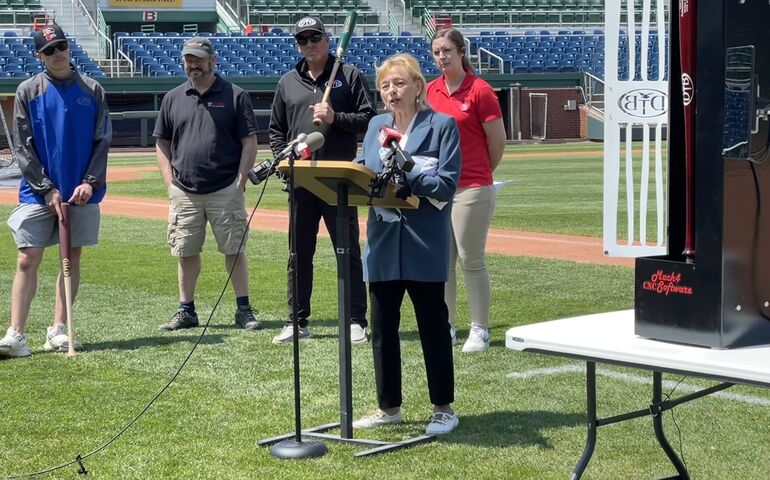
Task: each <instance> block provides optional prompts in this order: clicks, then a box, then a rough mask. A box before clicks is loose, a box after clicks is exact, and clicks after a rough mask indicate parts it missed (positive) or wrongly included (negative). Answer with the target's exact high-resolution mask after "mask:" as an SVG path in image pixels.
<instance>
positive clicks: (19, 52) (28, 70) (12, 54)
mask: <svg viewBox="0 0 770 480" xmlns="http://www.w3.org/2000/svg"><path fill="white" fill-rule="evenodd" d="M5 35H13V32H5ZM69 44H70V49H71V50H72V63H73V64H74V65H75V66H76V67H77V68H78V70H79V71H81V72H83V73H85V74H86V75H89V76H92V77H103V76H104V72H103V71H102V69H101V68H99V66H98V65H97V64H96V62H94V60H93V59H92V58H89V56H88V54H87V53H86V52H85V51H84V50H83V49H82V48H81V47H80V45H78V43H77V40H76V39H74V38H70V42H69ZM42 70H43V65H42V63H41V62H40V60H38V59H37V58H35V46H34V42H33V40H32V37H26V38H20V37H16V36H6V37H3V38H2V39H0V78H8V77H29V76H32V75H34V74H36V73H39V72H41V71H42Z"/></svg>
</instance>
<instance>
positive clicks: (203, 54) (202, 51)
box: [182, 37, 214, 58]
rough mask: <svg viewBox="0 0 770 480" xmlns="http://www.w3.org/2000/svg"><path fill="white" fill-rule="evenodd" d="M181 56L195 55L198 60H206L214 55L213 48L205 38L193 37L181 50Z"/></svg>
mask: <svg viewBox="0 0 770 480" xmlns="http://www.w3.org/2000/svg"><path fill="white" fill-rule="evenodd" d="M182 55H195V56H196V57H200V58H208V57H209V56H211V55H214V46H213V45H211V40H209V39H208V38H206V37H193V38H191V39H189V40H187V43H185V44H184V48H183V49H182Z"/></svg>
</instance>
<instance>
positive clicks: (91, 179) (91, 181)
mask: <svg viewBox="0 0 770 480" xmlns="http://www.w3.org/2000/svg"><path fill="white" fill-rule="evenodd" d="M83 183H87V184H89V185H91V188H93V189H94V190H95V189H96V187H97V184H98V183H99V181H98V180H97V179H96V177H94V176H93V175H87V176H86V178H84V179H83Z"/></svg>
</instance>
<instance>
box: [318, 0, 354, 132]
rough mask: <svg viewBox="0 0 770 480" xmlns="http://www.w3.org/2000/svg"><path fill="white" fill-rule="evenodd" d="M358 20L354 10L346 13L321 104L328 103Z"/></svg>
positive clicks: (319, 122) (319, 120)
mask: <svg viewBox="0 0 770 480" xmlns="http://www.w3.org/2000/svg"><path fill="white" fill-rule="evenodd" d="M357 19H358V13H356V12H355V11H354V10H351V11H349V12H348V16H347V17H345V23H344V25H343V26H342V35H340V43H339V44H338V45H337V51H336V53H335V56H336V59H335V60H334V66H333V67H332V73H331V75H329V81H328V82H327V83H326V90H324V96H323V99H322V100H321V103H326V102H327V101H329V95H330V94H331V93H332V86H333V85H334V79H335V78H337V70H338V69H339V68H340V63H342V57H344V56H345V52H346V51H347V50H348V44H349V43H350V37H351V36H352V35H353V30H355V28H356V20H357ZM313 125H315V126H316V127H317V126H319V125H321V119H320V118H314V119H313Z"/></svg>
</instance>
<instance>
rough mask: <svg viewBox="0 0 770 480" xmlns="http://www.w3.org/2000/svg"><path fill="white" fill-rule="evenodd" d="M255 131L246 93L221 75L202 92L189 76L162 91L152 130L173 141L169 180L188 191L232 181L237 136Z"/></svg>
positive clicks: (216, 187) (236, 163)
mask: <svg viewBox="0 0 770 480" xmlns="http://www.w3.org/2000/svg"><path fill="white" fill-rule="evenodd" d="M255 133H257V122H256V119H255V118H254V110H253V109H252V106H251V99H250V98H249V95H248V93H247V92H246V91H245V90H243V89H242V88H240V87H238V86H237V85H233V84H232V83H230V82H228V81H227V80H224V79H223V78H221V77H220V76H219V75H217V76H216V80H215V81H214V83H213V84H212V85H211V87H210V88H209V89H208V90H207V91H206V92H204V93H203V94H202V95H201V94H199V93H198V91H197V90H195V88H193V85H192V82H191V81H190V80H189V79H188V80H187V82H185V83H183V84H182V85H179V86H178V87H176V88H174V89H173V90H171V91H170V92H168V93H167V94H166V95H165V96H164V97H163V102H162V103H161V106H160V112H159V114H158V120H157V122H156V123H155V131H154V132H153V136H155V137H158V138H162V139H165V140H169V141H170V142H171V171H172V181H173V182H174V184H175V185H176V186H178V187H179V188H181V189H183V190H185V191H188V192H191V193H211V192H216V191H217V190H221V189H222V188H225V187H227V186H228V185H230V184H232V183H233V182H234V181H235V178H236V176H237V175H238V168H239V166H240V162H241V151H242V145H241V139H243V138H245V137H248V136H249V135H252V134H255Z"/></svg>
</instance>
